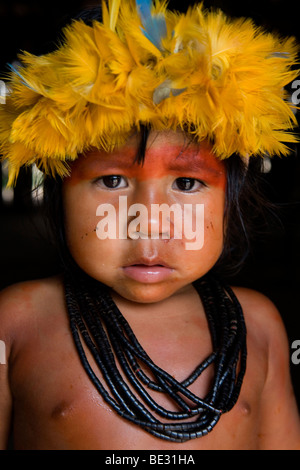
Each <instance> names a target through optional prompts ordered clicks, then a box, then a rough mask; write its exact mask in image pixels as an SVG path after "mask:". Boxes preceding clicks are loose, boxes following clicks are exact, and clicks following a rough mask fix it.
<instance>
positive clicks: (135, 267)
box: [123, 258, 174, 284]
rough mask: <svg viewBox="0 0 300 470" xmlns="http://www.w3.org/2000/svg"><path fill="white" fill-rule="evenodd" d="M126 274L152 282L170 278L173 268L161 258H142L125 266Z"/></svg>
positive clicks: (141, 280)
mask: <svg viewBox="0 0 300 470" xmlns="http://www.w3.org/2000/svg"><path fill="white" fill-rule="evenodd" d="M123 271H124V274H125V275H126V276H127V277H129V278H131V279H133V280H135V281H138V282H142V283H146V284H152V283H155V282H161V281H164V280H166V279H168V278H169V277H170V276H171V274H172V272H173V271H174V269H173V268H171V267H170V266H168V265H167V264H165V263H164V262H163V261H161V260H159V259H152V260H150V259H145V258H143V259H140V260H137V261H136V262H134V263H132V264H130V265H128V266H124V267H123Z"/></svg>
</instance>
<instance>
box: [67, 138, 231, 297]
mask: <svg viewBox="0 0 300 470" xmlns="http://www.w3.org/2000/svg"><path fill="white" fill-rule="evenodd" d="M138 142H139V137H138V136H134V137H132V138H130V140H129V141H128V142H127V144H126V145H125V146H124V147H122V148H121V149H117V150H115V151H113V152H112V153H111V154H107V153H105V152H104V151H99V150H94V151H90V152H89V153H87V154H86V155H85V156H81V157H80V158H78V160H76V161H75V162H74V164H73V166H72V171H71V176H70V177H68V178H66V179H65V181H64V184H63V198H64V210H65V224H66V237H67V242H68V244H69V248H70V251H71V254H72V256H73V258H74V259H75V261H76V262H77V264H78V265H79V266H80V267H81V268H82V269H83V270H84V271H85V272H87V273H88V274H89V275H90V276H92V277H94V278H95V279H97V280H99V281H101V282H103V283H104V284H106V285H108V286H109V287H111V288H112V289H113V290H114V291H115V292H117V293H118V294H119V295H121V296H123V297H125V298H126V299H128V300H132V301H136V302H156V301H159V300H163V299H164V298H167V297H169V296H171V295H172V294H174V293H176V292H178V291H180V290H182V289H184V288H185V287H186V286H188V285H189V284H190V283H191V282H193V281H194V280H196V279H198V278H199V277H201V276H203V275H204V274H205V273H207V272H208V271H209V270H210V269H211V267H212V266H213V265H214V264H215V263H216V261H217V260H218V258H219V256H220V254H221V252H222V248H223V229H224V227H223V220H224V204H225V187H226V174H225V167H224V164H223V163H222V162H221V161H219V160H217V159H216V158H215V157H214V155H213V154H212V152H211V148H210V146H209V145H208V144H207V143H205V142H203V143H201V144H200V145H199V144H198V145H197V144H195V143H193V142H189V141H188V139H187V137H186V136H185V135H184V134H183V133H181V132H171V131H168V132H159V133H158V132H151V133H150V136H149V138H148V143H147V149H146V154H145V161H144V163H143V164H139V163H137V162H136V163H134V160H135V157H136V154H137V147H138ZM120 196H122V198H121V199H122V203H121V204H120V199H119V197H120ZM103 204H110V206H109V207H108V206H106V207H104V206H102V205H103ZM133 204H139V207H138V208H137V206H133V207H131V206H132V205H133ZM154 204H159V205H161V204H166V206H161V207H165V208H166V207H167V208H170V206H172V205H173V204H175V205H176V207H177V208H179V210H180V208H181V212H180V211H179V213H178V214H180V213H181V214H182V219H179V220H180V221H181V222H182V224H180V227H181V233H180V230H179V232H176V230H175V227H179V225H176V220H177V219H176V220H175V218H174V216H173V212H172V211H171V212H170V214H169V215H170V217H169V218H168V217H167V218H166V219H165V220H164V221H162V219H161V218H160V217H161V216H159V213H158V215H157V213H156V214H155V212H152V211H153V207H154V206H153V205H154ZM200 205H204V206H200ZM173 207H174V206H173ZM190 207H193V210H192V218H191V219H190V218H189V217H190V216H188V215H187V214H188V213H187V212H185V210H186V209H187V210H188V209H189V208H190ZM196 207H198V208H200V207H204V218H203V219H201V215H200V214H201V210H200V209H199V210H200V212H199V213H198V215H196ZM110 208H112V209H113V211H114V210H115V215H116V217H114V212H113V211H110ZM141 208H142V209H143V210H141ZM101 209H102V216H101V215H100V213H101ZM105 209H106V210H109V212H105ZM129 209H130V210H133V212H130V211H129V213H128V210H129ZM134 209H139V210H140V211H139V212H135V210H134ZM108 214H110V217H111V218H110V219H108ZM130 214H131V215H130ZM167 215H168V214H167ZM198 216H199V217H198ZM101 220H102V221H103V224H102V225H101ZM191 220H192V221H193V223H192V226H188V225H189V224H190V222H191ZM99 222H100V224H99ZM104 222H105V223H104ZM138 222H140V224H138ZM105 224H106V225H105ZM114 224H115V225H114ZM190 225H191V224H190ZM104 226H105V227H106V228H105V229H104ZM113 229H116V230H115V231H114V230H113ZM147 229H148V231H147ZM196 229H197V237H196V236H195V240H194V241H196V238H198V243H194V245H192V244H191V243H192V242H193V240H192V239H190V237H191V235H189V233H190V231H191V230H192V231H194V232H195V231H196ZM101 230H102V231H101ZM105 230H106V231H107V230H112V231H110V236H112V238H106V239H101V240H100V239H99V236H100V232H101V233H103V231H105ZM119 230H121V232H122V234H123V235H122V236H121V237H120V236H119ZM188 230H189V231H188ZM141 232H142V233H141ZM124 234H125V236H124ZM145 234H146V235H145ZM176 234H177V235H176ZM200 234H201V236H202V235H203V236H204V243H203V246H202V247H200V245H201V244H202V243H201V240H202V238H201V236H200ZM147 235H148V238H145V236H147ZM102 236H103V235H102ZM104 236H105V235H104ZM142 237H144V238H142ZM164 237H165V238H164ZM187 243H190V246H192V247H193V248H192V249H187ZM197 247H198V248H197ZM199 248H200V249H199Z"/></svg>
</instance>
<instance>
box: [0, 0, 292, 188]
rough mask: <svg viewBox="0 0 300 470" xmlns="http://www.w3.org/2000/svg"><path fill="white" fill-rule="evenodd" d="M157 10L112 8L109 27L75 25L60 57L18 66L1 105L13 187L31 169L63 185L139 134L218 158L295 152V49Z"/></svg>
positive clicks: (117, 1) (207, 17) (235, 23)
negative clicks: (192, 143)
mask: <svg viewBox="0 0 300 470" xmlns="http://www.w3.org/2000/svg"><path fill="white" fill-rule="evenodd" d="M151 3H152V2H151V1H150V0H139V1H138V0H137V1H136V2H135V1H133V0H126V1H125V0H108V1H104V0H103V4H102V16H103V20H102V23H100V22H99V21H94V22H93V24H92V25H87V24H85V23H84V22H83V21H81V20H76V21H73V23H72V24H71V25H69V26H68V27H66V28H65V30H64V41H63V43H62V44H61V46H60V47H59V48H58V49H57V50H55V51H54V52H51V53H49V54H46V55H43V56H34V55H31V54H28V53H23V54H22V55H21V56H20V61H21V63H22V65H21V66H20V67H19V68H18V69H17V70H15V69H13V70H12V71H11V73H10V77H9V82H8V83H7V87H8V89H9V94H8V96H7V98H6V103H5V104H4V105H0V152H1V153H2V155H3V158H4V159H7V160H8V165H9V184H14V182H15V180H16V178H17V176H18V173H19V169H20V167H21V166H23V165H30V164H33V163H36V164H37V165H38V167H40V168H41V169H42V170H43V171H44V172H46V173H49V174H51V175H56V174H58V175H60V176H64V175H66V174H67V173H68V165H67V162H68V161H72V160H75V159H76V158H77V156H78V155H79V154H80V153H82V152H84V151H86V150H87V149H89V148H91V147H97V148H101V149H105V150H107V151H110V150H112V149H113V148H114V147H115V146H117V145H121V144H122V143H123V142H124V141H125V140H126V138H127V137H128V135H129V134H130V132H132V130H133V129H138V128H139V126H140V125H141V124H144V125H150V126H151V127H152V128H154V129H158V130H164V129H177V128H182V129H185V130H186V129H187V130H188V131H189V132H191V133H194V134H195V137H196V138H197V139H199V140H202V139H205V138H208V139H210V140H211V141H212V142H213V144H214V151H215V154H216V155H217V156H218V157H220V158H227V157H229V156H230V155H232V154H233V153H238V154H239V155H241V156H249V155H254V154H257V155H264V154H266V153H267V154H268V155H274V154H286V153H288V150H289V149H288V147H287V146H286V144H285V143H292V142H296V141H297V139H296V137H295V136H294V135H293V133H292V128H293V127H294V126H295V125H296V124H297V122H296V119H295V115H294V113H293V109H292V107H293V106H292V104H291V103H289V101H288V99H287V97H286V96H285V92H284V87H285V86H286V85H287V84H288V83H290V82H291V81H292V80H293V79H295V78H296V76H297V71H295V70H294V69H293V66H294V65H295V63H296V56H297V48H296V45H295V43H294V41H293V39H281V38H280V37H277V36H276V35H273V34H269V33H267V32H265V31H264V30H262V29H260V28H258V27H256V26H255V25H254V24H253V22H252V21H251V20H249V19H234V20H231V19H228V18H227V17H226V16H225V15H224V14H223V13H222V12H220V11H207V10H205V9H204V8H203V7H202V5H196V6H193V7H190V8H189V10H188V11H187V13H186V14H181V13H176V12H172V11H170V10H168V9H167V5H166V1H163V0H157V1H156V2H154V4H153V5H151Z"/></svg>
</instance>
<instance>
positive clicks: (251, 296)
mask: <svg viewBox="0 0 300 470" xmlns="http://www.w3.org/2000/svg"><path fill="white" fill-rule="evenodd" d="M233 291H234V293H235V295H236V296H237V298H238V300H239V302H240V304H241V306H242V308H243V312H244V316H245V321H246V325H247V329H248V332H249V333H250V334H251V333H252V332H255V336H256V337H257V338H260V339H261V340H263V341H267V343H268V345H269V346H270V345H271V343H273V342H274V341H275V340H276V338H277V340H278V339H280V340H281V341H283V342H286V332H285V327H284V323H283V321H282V318H281V315H280V312H279V311H278V309H277V307H276V306H275V305H274V303H273V302H272V301H271V300H270V299H269V298H268V297H266V296H265V295H264V294H262V293H260V292H257V291H255V290H252V289H247V288H243V287H234V288H233Z"/></svg>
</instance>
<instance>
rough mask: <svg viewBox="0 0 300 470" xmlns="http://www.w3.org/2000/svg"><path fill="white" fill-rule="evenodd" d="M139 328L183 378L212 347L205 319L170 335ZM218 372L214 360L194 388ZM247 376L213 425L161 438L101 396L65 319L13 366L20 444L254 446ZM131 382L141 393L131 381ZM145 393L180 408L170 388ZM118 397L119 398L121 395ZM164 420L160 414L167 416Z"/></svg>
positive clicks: (202, 392) (41, 334)
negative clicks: (180, 438)
mask: <svg viewBox="0 0 300 470" xmlns="http://www.w3.org/2000/svg"><path fill="white" fill-rule="evenodd" d="M137 330H139V328H137ZM140 333H141V331H140ZM140 336H142V339H143V341H142V342H143V343H144V344H145V349H146V350H147V351H149V352H150V354H151V355H152V356H154V357H153V358H154V360H155V361H156V363H157V364H158V365H159V366H160V367H162V368H164V369H165V370H167V371H168V372H169V373H170V374H172V376H174V377H175V378H176V379H177V380H179V381H182V380H184V379H185V378H186V376H187V375H188V374H189V372H192V371H193V370H194V368H195V367H196V366H197V365H198V364H199V362H201V361H202V360H203V359H204V358H205V357H206V356H207V355H208V354H209V353H210V352H211V342H210V337H209V335H208V332H207V329H206V327H205V326H204V325H203V324H193V325H192V328H191V327H188V326H186V332H185V334H181V335H178V337H177V339H176V337H175V336H174V335H173V336H172V335H171V336H172V341H171V340H170V338H169V336H168V335H167V336H166V335H165V334H164V333H163V331H162V330H161V329H159V328H157V329H155V328H153V329H152V332H151V335H148V334H145V335H143V334H141V335H140ZM87 357H88V360H89V362H90V364H91V366H92V369H93V370H94V371H95V374H96V378H97V380H98V381H99V384H100V386H101V387H102V386H104V388H105V390H107V388H108V387H107V382H106V377H105V374H104V373H101V372H100V371H99V369H97V366H96V364H95V361H94V360H93V358H92V357H91V356H90V355H89V353H87ZM120 373H121V374H122V371H121V369H120ZM213 376H214V370H213V367H209V368H208V369H207V370H206V371H205V372H204V373H202V374H201V376H200V377H199V378H198V379H197V380H196V381H195V382H194V383H193V384H192V385H191V386H190V387H189V389H190V390H191V392H193V393H195V394H196V395H197V396H199V397H205V396H206V394H207V392H208V390H209V388H210V386H211V382H212V379H213ZM249 379H250V377H249V378H248V376H247V377H246V378H245V387H244V389H243V392H242V394H241V397H240V400H239V402H238V403H237V405H236V407H235V408H234V409H233V410H232V411H231V412H230V413H228V414H226V415H224V416H222V417H221V419H220V420H219V422H218V424H217V425H216V427H215V428H214V429H213V431H212V432H210V433H209V434H208V435H206V436H204V437H200V438H197V439H195V440H194V439H193V440H189V441H187V442H185V443H174V442H171V441H166V440H162V439H160V438H157V437H155V436H154V435H152V434H149V432H147V431H145V430H144V429H143V427H142V426H140V425H138V424H134V423H133V422H130V421H129V420H128V419H124V418H123V417H122V416H120V415H119V414H118V413H117V412H116V410H115V409H114V406H112V403H111V402H110V401H109V400H106V399H105V398H103V393H102V394H101V393H99V389H98V390H97V387H96V386H95V385H94V384H92V382H91V380H90V378H89V377H88V375H87V373H86V371H85V370H84V368H83V366H82V363H81V361H80V359H79V356H78V353H77V351H76V348H75V346H74V342H73V339H72V336H71V333H70V330H69V328H68V324H67V323H63V324H61V327H60V328H57V329H55V330H54V329H53V330H52V331H49V328H48V331H47V328H45V329H44V331H43V329H41V328H40V329H39V330H38V334H36V335H35V336H34V337H33V338H32V340H31V341H30V343H29V344H28V347H27V348H25V349H24V351H23V352H22V355H20V357H19V360H18V361H16V365H15V371H14V374H13V384H14V394H15V397H16V400H15V423H14V434H15V446H16V448H20V449H23V448H24V449H105V450H111V449H112V450H121V449H136V450H138V449H149V450H150V449H157V450H160V449H162V450H164V449H165V450H168V449H170V450H180V449H214V448H249V447H248V446H252V447H253V446H255V445H256V444H255V439H256V435H257V432H256V431H257V430H256V419H255V416H257V406H258V404H257V402H256V401H255V400H254V399H253V396H254V392H252V391H251V392H250V390H251V387H249V386H248V385H247V383H248V381H249ZM145 388H146V389H147V387H145ZM130 390H131V393H132V394H133V395H135V394H136V390H134V387H133V386H132V385H131V386H130ZM147 393H148V394H149V397H150V398H151V399H153V400H155V401H156V403H158V405H159V406H161V407H164V409H167V410H170V411H171V412H172V411H175V410H176V409H177V407H176V405H174V402H172V400H171V399H170V398H166V397H165V396H164V394H162V393H160V392H154V391H152V390H150V391H149V390H147ZM112 398H113V399H114V400H115V401H117V400H116V396H114V395H112ZM155 418H157V416H155ZM159 419H160V418H159ZM165 421H166V420H165V419H164V418H162V419H161V422H162V423H163V422H165Z"/></svg>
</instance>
